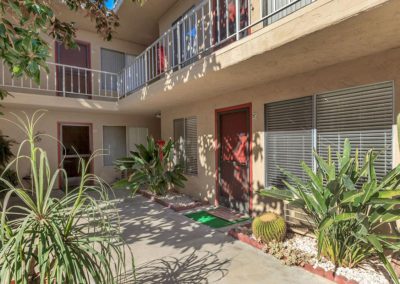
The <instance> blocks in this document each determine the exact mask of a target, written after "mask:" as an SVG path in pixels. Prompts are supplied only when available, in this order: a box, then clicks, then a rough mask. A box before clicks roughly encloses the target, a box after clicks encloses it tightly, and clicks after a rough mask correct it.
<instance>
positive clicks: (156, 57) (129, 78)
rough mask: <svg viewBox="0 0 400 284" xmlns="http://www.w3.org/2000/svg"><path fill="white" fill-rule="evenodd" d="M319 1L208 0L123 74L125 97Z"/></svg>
mask: <svg viewBox="0 0 400 284" xmlns="http://www.w3.org/2000/svg"><path fill="white" fill-rule="evenodd" d="M314 1H316V0H204V1H201V3H200V4H199V5H197V6H194V7H192V8H191V9H189V11H187V12H186V13H185V14H183V15H182V16H181V17H179V18H178V20H177V21H176V22H175V23H174V24H173V25H172V27H171V28H170V29H168V30H167V31H166V32H165V33H164V34H162V35H161V36H160V37H159V38H158V39H157V40H156V41H155V42H154V43H153V44H151V45H150V46H149V47H148V48H147V49H146V50H145V51H144V52H142V53H141V54H140V55H138V56H137V57H136V58H135V60H134V62H133V63H132V64H131V65H129V66H127V67H126V68H124V69H123V70H122V72H121V74H120V80H121V83H120V86H121V94H122V95H123V96H126V95H129V94H130V93H132V92H134V91H136V90H138V89H139V88H142V87H143V86H145V85H146V84H149V83H152V82H154V81H156V80H157V79H159V78H160V77H162V76H163V75H165V74H166V73H170V72H174V71H176V70H178V69H181V68H184V67H186V66H188V65H190V64H191V63H194V62H196V61H197V60H199V59H201V58H203V57H204V56H207V55H209V54H211V53H212V52H214V51H216V50H217V49H219V48H222V47H225V46H227V45H229V44H231V43H233V42H236V41H238V40H240V39H243V38H245V37H247V36H249V35H251V34H253V33H255V32H256V31H258V30H260V29H262V28H263V27H266V26H268V25H270V24H272V23H274V22H276V21H278V20H279V19H281V18H284V17H286V16H288V15H289V14H291V13H293V12H295V11H297V10H299V9H301V8H303V7H305V6H307V5H308V4H311V3H312V2H314Z"/></svg>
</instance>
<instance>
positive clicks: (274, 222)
mask: <svg viewBox="0 0 400 284" xmlns="http://www.w3.org/2000/svg"><path fill="white" fill-rule="evenodd" d="M252 230H253V234H254V236H255V237H256V238H257V240H259V241H262V242H263V243H264V244H267V243H269V242H271V241H278V242H280V241H282V240H283V239H284V238H285V235H286V223H285V220H284V219H283V218H282V217H281V216H279V215H277V214H275V213H272V212H267V213H264V214H262V215H261V216H258V217H256V218H255V219H254V220H253V223H252Z"/></svg>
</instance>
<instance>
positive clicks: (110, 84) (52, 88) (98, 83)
mask: <svg viewBox="0 0 400 284" xmlns="http://www.w3.org/2000/svg"><path fill="white" fill-rule="evenodd" d="M47 65H48V72H45V71H43V72H42V75H41V78H40V82H35V81H33V80H32V79H31V78H26V77H14V76H12V74H11V72H10V71H9V69H8V67H7V66H5V65H4V64H3V63H2V64H1V65H0V86H2V87H3V88H5V89H6V90H7V91H9V92H15V93H26V92H29V93H37V94H41V95H49V96H59V97H67V98H82V99H97V100H104V101H115V100H118V99H119V97H120V95H121V93H120V75H119V74H117V73H111V72H105V71H100V70H95V69H89V68H83V67H78V66H72V65H65V64H59V63H54V62H47Z"/></svg>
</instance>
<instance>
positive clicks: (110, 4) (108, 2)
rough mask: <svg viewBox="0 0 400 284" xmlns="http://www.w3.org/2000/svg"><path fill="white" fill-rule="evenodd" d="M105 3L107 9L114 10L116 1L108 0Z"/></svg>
mask: <svg viewBox="0 0 400 284" xmlns="http://www.w3.org/2000/svg"><path fill="white" fill-rule="evenodd" d="M105 3H106V7H107V8H108V9H110V10H111V9H113V8H114V5H115V0H106V1H105Z"/></svg>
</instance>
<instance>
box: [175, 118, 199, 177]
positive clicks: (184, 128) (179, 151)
mask: <svg viewBox="0 0 400 284" xmlns="http://www.w3.org/2000/svg"><path fill="white" fill-rule="evenodd" d="M173 123H174V141H175V162H176V163H180V164H182V165H183V166H184V168H185V173H186V174H188V175H197V153H198V150H197V118H196V117H188V118H179V119H175V120H174V122H173Z"/></svg>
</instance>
